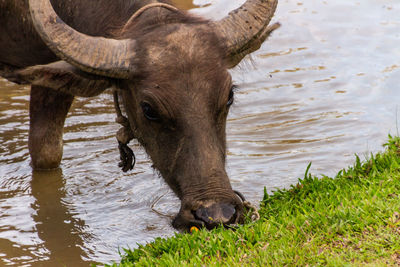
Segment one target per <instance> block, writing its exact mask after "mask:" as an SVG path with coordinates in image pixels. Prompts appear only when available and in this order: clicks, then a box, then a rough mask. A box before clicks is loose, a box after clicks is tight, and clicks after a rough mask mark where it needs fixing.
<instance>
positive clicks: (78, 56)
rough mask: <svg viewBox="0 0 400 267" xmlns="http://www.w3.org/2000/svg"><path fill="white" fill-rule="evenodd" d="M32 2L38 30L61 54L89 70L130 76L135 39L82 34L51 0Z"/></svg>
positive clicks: (56, 52) (31, 5) (77, 65)
mask: <svg viewBox="0 0 400 267" xmlns="http://www.w3.org/2000/svg"><path fill="white" fill-rule="evenodd" d="M29 6H30V12H31V16H32V20H33V24H34V26H35V28H36V30H37V32H38V33H39V35H40V36H41V37H42V39H43V41H44V42H45V43H46V45H47V46H48V47H49V48H50V49H51V50H52V51H53V52H54V53H55V54H56V55H57V56H58V57H60V58H61V59H63V60H65V61H67V62H68V63H70V64H71V65H74V66H76V67H78V68H79V69H81V70H83V71H86V72H89V73H93V74H97V75H101V76H106V77H112V78H121V79H124V78H128V77H129V74H130V73H131V72H132V71H133V66H131V62H132V58H133V57H134V54H135V52H134V46H135V41H133V40H115V39H107V38H103V37H92V36H88V35H85V34H82V33H80V32H78V31H76V30H74V29H72V28H71V27H69V26H68V25H67V24H65V22H63V21H62V20H61V18H60V17H59V16H58V15H57V14H56V12H55V11H54V9H53V7H52V5H51V3H50V1H49V0H29Z"/></svg>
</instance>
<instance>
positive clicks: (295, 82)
mask: <svg viewBox="0 0 400 267" xmlns="http://www.w3.org/2000/svg"><path fill="white" fill-rule="evenodd" d="M241 2H243V1H236V0H235V1H232V0H213V1H209V0H207V1H205V0H195V1H194V2H193V3H192V1H190V0H186V1H185V0H181V1H179V4H180V6H181V7H183V8H194V7H198V8H196V9H194V10H193V12H196V13H198V14H203V15H205V16H208V17H210V18H218V17H221V16H223V15H225V14H226V13H227V12H228V11H229V10H231V9H233V8H234V7H237V6H238V5H239V4H240V3H241ZM399 12H400V2H399V1H397V0H396V1H395V0H393V1H390V0H387V1H381V0H359V1H355V0H336V1H317V0H307V1H301V0H299V1H289V0H287V1H285V0H280V4H279V7H278V10H277V13H276V16H275V18H274V20H275V21H280V22H281V23H282V25H283V26H282V27H281V28H280V29H279V30H278V31H277V32H276V33H274V35H273V36H272V38H270V40H269V41H268V42H267V43H266V44H264V45H263V46H262V48H261V49H260V50H259V51H257V52H256V53H254V54H253V55H252V60H247V61H246V62H244V63H242V64H241V65H240V66H239V67H238V68H236V69H234V70H233V71H232V75H233V78H234V80H235V81H236V83H237V84H238V85H239V87H240V89H239V90H238V92H237V94H236V103H235V104H234V106H233V108H232V110H231V114H230V117H229V118H230V119H229V123H228V146H229V149H228V150H229V155H228V172H229V174H230V177H231V181H232V185H233V187H234V188H235V189H238V190H240V191H241V192H243V193H244V194H245V195H246V196H247V197H248V198H249V199H250V200H252V201H254V202H256V201H258V200H260V199H261V198H262V193H263V187H264V186H266V187H267V189H268V190H269V191H272V190H274V188H283V187H289V186H290V185H291V184H294V183H296V181H297V178H298V177H302V176H303V173H304V171H305V168H306V166H307V164H308V163H309V162H312V167H311V172H312V173H314V174H322V173H323V174H327V175H333V174H335V173H336V172H338V171H339V170H340V169H341V168H343V167H346V166H348V165H349V164H351V163H352V162H353V161H354V153H357V154H359V155H361V156H364V155H368V154H369V153H371V152H376V151H379V150H381V149H382V148H381V144H382V143H384V142H385V140H386V138H387V134H388V133H392V134H397V133H398V130H397V125H398V119H397V114H398V103H400V93H399V92H398V91H399V89H400V88H399V83H400V16H399ZM28 100H29V88H27V87H21V86H16V85H13V84H11V83H9V82H6V81H4V80H0V266H3V265H14V266H29V265H32V266H64V265H66V266H88V265H89V263H90V262H111V261H113V260H118V259H119V255H118V249H119V248H123V247H130V248H134V247H136V243H141V244H143V243H145V242H148V241H151V240H153V239H154V238H155V237H158V236H171V235H172V234H173V233H174V230H173V229H172V228H171V227H170V225H169V223H170V220H169V219H167V218H164V217H160V216H159V215H157V214H156V213H155V212H153V211H152V210H151V205H152V203H154V202H155V201H156V200H157V199H158V198H160V197H161V196H163V197H162V198H161V200H160V201H159V202H158V203H157V205H156V208H157V209H158V210H160V211H163V212H165V213H168V214H175V213H176V212H177V211H178V208H179V201H178V200H177V198H176V197H174V196H173V194H172V193H171V191H170V190H169V189H168V187H167V186H166V185H165V184H164V182H163V181H162V179H160V178H159V177H158V176H157V175H156V174H155V172H154V171H153V170H152V169H151V167H150V166H151V162H150V161H149V159H148V158H147V157H146V155H145V153H144V152H143V149H141V148H140V147H139V145H138V144H137V143H134V144H133V145H132V147H133V149H134V150H135V152H136V154H137V157H138V163H137V165H136V167H135V169H134V171H133V172H131V173H128V174H124V173H122V172H121V171H120V170H119V168H118V167H117V162H118V150H117V146H116V141H115V137H114V135H115V132H116V131H117V129H118V128H119V127H118V125H116V124H115V123H114V122H113V121H114V117H115V115H114V111H113V106H112V97H111V95H110V94H109V93H106V94H102V95H101V96H99V97H96V98H91V99H83V98H80V99H78V100H77V101H76V102H75V104H74V107H73V109H72V112H71V113H70V115H69V117H68V119H67V121H66V128H65V138H64V139H65V146H64V159H63V161H62V165H61V169H59V170H56V171H49V172H32V170H31V168H30V166H29V161H30V160H29V155H28V149H27V138H28ZM164 195H165V196H164Z"/></svg>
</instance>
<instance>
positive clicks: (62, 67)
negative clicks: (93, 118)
mask: <svg viewBox="0 0 400 267" xmlns="http://www.w3.org/2000/svg"><path fill="white" fill-rule="evenodd" d="M15 78H16V79H17V80H18V81H19V82H20V83H29V84H32V85H37V86H43V87H47V88H51V89H53V90H56V91H61V92H64V93H68V94H71V95H74V96H83V97H90V96H96V95H98V94H100V93H102V92H103V91H104V90H106V89H107V88H109V87H111V86H112V81H111V80H110V79H109V78H107V77H103V76H97V75H93V74H89V73H86V72H83V71H81V70H79V69H78V68H76V67H74V66H72V65H70V64H69V63H67V62H65V61H57V62H54V63H50V64H47V65H36V66H32V67H28V68H25V69H22V70H19V71H17V72H16V73H15Z"/></svg>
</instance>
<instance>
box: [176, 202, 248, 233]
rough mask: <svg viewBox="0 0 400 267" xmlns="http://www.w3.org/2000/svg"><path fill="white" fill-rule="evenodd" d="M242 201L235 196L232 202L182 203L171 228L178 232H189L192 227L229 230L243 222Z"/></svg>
mask: <svg viewBox="0 0 400 267" xmlns="http://www.w3.org/2000/svg"><path fill="white" fill-rule="evenodd" d="M243 210H244V205H243V200H242V198H241V197H240V196H239V197H237V196H236V195H235V197H234V199H232V200H221V201H218V200H212V201H206V202H201V203H200V204H199V203H195V204H190V203H187V202H182V206H181V209H180V211H179V213H178V215H177V216H176V217H175V219H174V220H173V221H172V226H173V227H174V228H176V229H178V230H182V231H189V230H190V229H191V228H192V227H197V228H206V229H208V230H211V229H213V228H216V227H218V226H223V227H226V228H231V227H233V226H234V225H236V224H238V223H242V222H243V217H244V216H243V214H244V212H243Z"/></svg>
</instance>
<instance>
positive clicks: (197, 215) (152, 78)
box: [29, 0, 279, 229]
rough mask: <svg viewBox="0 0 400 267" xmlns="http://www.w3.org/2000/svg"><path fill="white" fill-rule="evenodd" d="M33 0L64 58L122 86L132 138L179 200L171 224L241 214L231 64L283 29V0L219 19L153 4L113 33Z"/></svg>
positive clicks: (251, 1) (37, 18)
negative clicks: (231, 136)
mask: <svg viewBox="0 0 400 267" xmlns="http://www.w3.org/2000/svg"><path fill="white" fill-rule="evenodd" d="M29 2H30V9H31V14H32V19H33V22H34V25H35V27H36V29H37V31H38V33H39V34H40V36H41V37H42V39H43V40H44V41H45V43H46V44H47V46H48V47H49V48H50V49H51V50H52V51H53V52H54V53H55V54H56V55H57V56H58V57H59V58H61V59H63V60H64V61H66V62H68V63H69V64H71V65H72V66H74V67H75V68H78V69H79V70H80V71H83V72H85V73H88V74H90V75H94V76H97V77H103V78H104V79H107V80H108V81H109V82H110V84H113V85H114V86H115V87H117V88H118V89H119V90H120V94H121V95H122V96H123V102H124V107H125V110H126V113H127V115H128V118H129V122H130V125H131V129H132V131H133V133H134V136H135V137H136V138H137V139H138V140H139V142H140V143H141V144H142V145H143V147H144V148H145V149H146V152H147V153H148V155H149V156H150V157H151V159H152V161H153V163H154V167H155V168H156V169H157V170H158V171H159V172H160V173H161V175H162V176H163V178H164V179H165V180H166V182H167V183H168V185H169V186H170V187H171V188H172V189H173V191H174V192H175V193H176V195H177V196H178V197H179V198H180V199H181V209H180V211H179V214H178V215H177V216H176V218H175V219H174V221H173V225H174V226H175V227H176V228H180V229H188V228H190V227H191V226H206V227H207V228H213V227H215V226H216V225H218V224H221V223H222V224H231V223H237V222H238V221H240V219H241V216H242V213H243V204H242V201H241V200H240V198H238V196H237V195H236V194H235V193H234V191H233V190H232V188H231V185H230V182H229V178H228V176H227V174H226V171H225V156H226V141H225V136H226V134H225V126H226V118H227V115H228V111H229V108H230V106H231V104H232V103H233V99H234V92H233V88H234V86H233V84H232V80H231V76H230V74H229V72H228V69H229V68H232V67H233V66H235V65H236V64H237V63H239V62H240V60H241V59H242V58H243V57H244V56H245V55H247V54H248V53H250V52H252V51H254V50H256V49H258V48H259V47H260V45H261V44H262V43H263V41H264V40H265V39H266V38H267V37H268V35H269V34H270V33H271V32H272V31H273V30H274V29H276V28H277V27H278V26H279V25H278V24H274V25H272V26H270V27H268V24H269V21H270V19H271V17H272V16H273V14H274V11H275V8H276V5H277V0H248V1H247V2H246V3H244V4H243V5H242V6H241V7H240V8H239V9H237V10H234V11H233V12H231V13H230V14H229V15H228V16H227V17H225V18H223V19H222V20H220V21H216V22H210V21H206V20H203V19H199V18H195V17H192V16H191V15H189V14H187V13H185V12H183V11H179V10H177V9H174V8H170V7H168V8H166V6H160V7H154V8H152V9H153V13H151V12H150V11H149V14H147V16H146V14H145V13H144V12H143V13H142V14H140V16H138V15H134V16H135V17H134V18H133V19H130V20H129V21H128V22H127V23H126V25H123V27H121V29H119V30H118V31H117V32H118V34H116V35H115V38H114V39H110V38H104V37H92V36H88V35H85V34H83V33H80V32H77V31H76V30H74V29H72V28H71V27H69V26H68V25H66V24H65V23H64V22H63V21H62V20H61V19H60V18H59V17H58V16H57V14H56V13H55V11H54V10H53V8H52V6H51V4H50V2H49V0H30V1H29ZM156 9H157V11H154V10H156ZM161 9H163V11H162V12H161ZM154 12H158V13H154ZM154 15H157V16H154ZM154 17H157V19H155V18H154Z"/></svg>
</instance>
